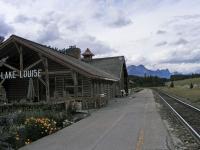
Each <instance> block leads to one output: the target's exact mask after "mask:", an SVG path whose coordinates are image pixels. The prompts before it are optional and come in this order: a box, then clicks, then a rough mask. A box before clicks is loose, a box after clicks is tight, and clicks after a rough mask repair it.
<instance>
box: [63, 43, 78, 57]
mask: <svg viewBox="0 0 200 150" xmlns="http://www.w3.org/2000/svg"><path fill="white" fill-rule="evenodd" d="M64 53H65V54H66V55H69V56H71V57H74V58H76V59H81V50H80V48H78V47H76V45H74V46H69V48H68V49H66V51H65V52H64Z"/></svg>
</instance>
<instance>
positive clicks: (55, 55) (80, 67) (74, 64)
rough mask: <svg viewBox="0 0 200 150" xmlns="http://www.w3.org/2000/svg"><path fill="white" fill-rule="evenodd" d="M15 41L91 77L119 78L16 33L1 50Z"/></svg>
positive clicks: (115, 79) (2, 45)
mask: <svg viewBox="0 0 200 150" xmlns="http://www.w3.org/2000/svg"><path fill="white" fill-rule="evenodd" d="M13 41H15V42H17V43H19V44H22V45H24V46H26V47H28V48H30V49H32V50H34V51H36V52H39V53H41V54H42V55H44V56H46V57H48V58H49V59H52V60H54V61H56V62H58V63H60V64H62V65H64V66H66V67H69V68H71V69H73V70H75V71H77V72H79V73H80V74H84V75H87V76H89V77H91V78H99V79H104V80H112V81H117V80H118V79H117V78H116V77H114V76H113V75H111V74H109V73H107V72H105V71H103V70H100V69H97V68H95V67H94V66H92V65H89V64H87V63H85V62H83V61H81V60H79V59H76V58H73V57H70V56H68V55H65V54H61V53H59V52H58V51H55V50H53V49H51V48H49V47H47V46H44V45H42V44H39V43H36V42H33V41H30V40H27V39H24V38H21V37H19V36H16V35H12V36H11V37H10V38H9V39H7V40H6V41H5V42H3V43H2V44H1V45H0V52H1V49H3V47H4V46H6V45H7V44H9V43H10V42H13Z"/></svg>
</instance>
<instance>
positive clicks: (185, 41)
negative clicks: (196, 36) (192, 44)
mask: <svg viewBox="0 0 200 150" xmlns="http://www.w3.org/2000/svg"><path fill="white" fill-rule="evenodd" d="M187 43H189V42H188V41H187V40H186V39H183V38H180V39H178V40H177V41H175V42H173V43H172V45H175V46H177V45H186V44H187Z"/></svg>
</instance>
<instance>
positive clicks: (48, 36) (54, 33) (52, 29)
mask: <svg viewBox="0 0 200 150" xmlns="http://www.w3.org/2000/svg"><path fill="white" fill-rule="evenodd" d="M59 38H60V32H59V29H58V26H57V25H56V24H49V25H47V27H46V28H43V29H42V30H41V31H39V32H38V38H37V41H39V42H40V43H48V42H51V41H55V40H58V39H59Z"/></svg>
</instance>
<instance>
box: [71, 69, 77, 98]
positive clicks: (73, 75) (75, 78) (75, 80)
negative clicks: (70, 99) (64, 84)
mask: <svg viewBox="0 0 200 150" xmlns="http://www.w3.org/2000/svg"><path fill="white" fill-rule="evenodd" d="M72 78H73V80H74V97H78V79H77V73H76V72H73V71H72Z"/></svg>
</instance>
